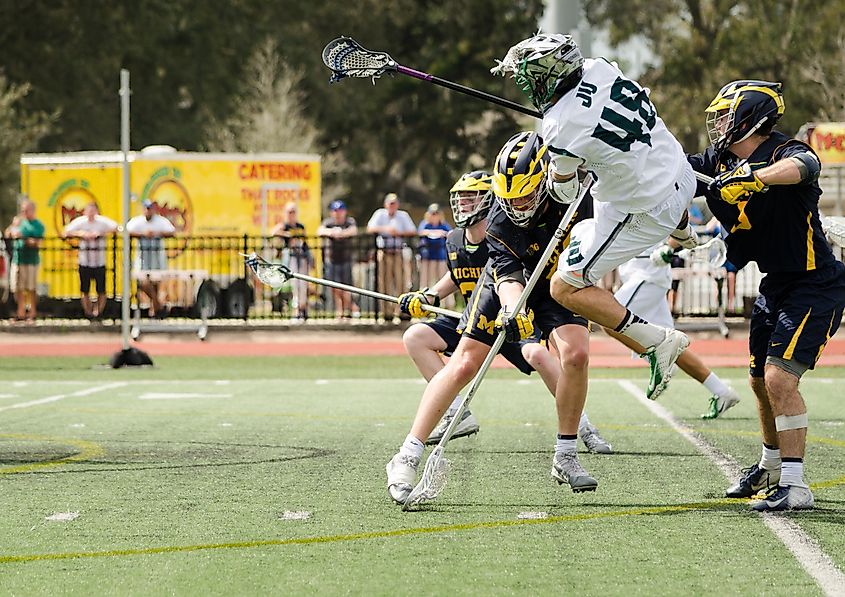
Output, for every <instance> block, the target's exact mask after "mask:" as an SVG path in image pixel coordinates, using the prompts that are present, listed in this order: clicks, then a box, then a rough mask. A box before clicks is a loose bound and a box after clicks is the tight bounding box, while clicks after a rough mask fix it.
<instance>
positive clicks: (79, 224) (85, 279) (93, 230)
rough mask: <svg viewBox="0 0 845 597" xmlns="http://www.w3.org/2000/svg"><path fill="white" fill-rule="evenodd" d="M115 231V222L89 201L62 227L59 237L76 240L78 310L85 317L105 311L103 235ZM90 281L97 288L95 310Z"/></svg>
mask: <svg viewBox="0 0 845 597" xmlns="http://www.w3.org/2000/svg"><path fill="white" fill-rule="evenodd" d="M115 230H117V222H115V221H114V220H112V219H110V218H107V217H105V216H101V215H100V214H99V209H98V208H97V204H96V203H94V202H93V201H92V202H91V203H89V204H88V205H86V206H85V210H84V211H83V215H81V216H79V217H78V218H74V219H73V220H71V222H70V223H69V224H68V225H67V226H65V229H64V231H63V232H62V236H64V237H65V238H70V237H74V238H78V239H79V291H80V292H81V293H82V294H81V301H82V311H83V312H84V313H85V317H86V318H88V319H99V318H101V317H102V316H103V313H104V312H105V310H106V236H107V235H109V234H112V233H114V231H115ZM91 282H94V286H95V287H96V290H97V304H96V309H95V308H94V303H93V302H92V301H91V296H90V295H89V293H90V291H91Z"/></svg>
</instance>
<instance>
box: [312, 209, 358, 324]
mask: <svg viewBox="0 0 845 597" xmlns="http://www.w3.org/2000/svg"><path fill="white" fill-rule="evenodd" d="M329 211H330V212H331V215H330V216H329V217H328V218H326V219H325V220H323V222H322V223H321V224H320V227H319V228H317V235H318V236H320V237H321V238H325V239H326V241H325V244H324V245H323V268H324V269H325V276H326V279H328V280H333V281H335V282H340V283H341V284H347V285H350V286H351V285H352V252H353V250H354V247H353V246H352V239H353V238H355V237H356V236H357V235H358V224H357V223H356V222H355V218H353V217H352V216H350V215H349V214H348V212H347V211H346V203H344V202H343V201H341V200H340V199H337V200H335V201H332V202H331V203H330V204H329ZM332 297H333V298H334V308H335V314H336V315H337V317H338V318H343V317H353V316H360V312H359V310H358V305H356V304H355V303H354V302H353V301H352V294H351V293H349V292H347V291H346V290H340V289H338V288H332Z"/></svg>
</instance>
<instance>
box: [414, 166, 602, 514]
mask: <svg viewBox="0 0 845 597" xmlns="http://www.w3.org/2000/svg"><path fill="white" fill-rule="evenodd" d="M592 184H593V175H592V174H587V177H586V178H585V179H584V182H583V183H581V191H580V192H579V194H578V198H577V199H576V200H575V201H574V202H573V203H572V204H570V206H569V207H568V208H567V210H566V213H565V214H564V215H563V218H561V220H560V224H558V226H557V229H555V232H554V236H553V237H552V239H551V240H550V241H549V244H548V245H547V246H546V250H545V251H543V254H542V255H541V256H540V260H539V261H538V262H537V266H536V267H535V268H534V271H533V272H532V273H531V277H530V278H529V279H528V282H526V284H525V289H524V290H523V291H522V294H521V295H520V296H519V299H518V300H517V301H516V304H514V305H513V312H514V313H518V312H519V311H520V310H522V307H524V306H525V303H526V301H527V300H528V296H529V295H530V294H531V292H532V291H533V290H534V287H535V286H536V285H537V281H538V280H539V279H540V277H541V276H542V275H543V270H544V269H545V265H546V264H547V263H548V262H549V259H550V258H551V256H552V253H554V250H555V249H556V248H557V246H558V244H560V242H561V240H562V239H563V237H564V235H565V234H566V232H567V230H568V229H569V225H570V223H571V222H572V218H574V217H575V212H576V211H577V210H578V206H579V205H580V204H581V201H582V200H583V199H584V196H585V195H586V194H587V191H589V189H590V186H591V185H592ZM504 343H505V332H504V330H502V331H501V332H499V335H498V336H496V340H495V342H493V346H492V347H490V352H488V353H487V357H486V358H485V359H484V362H483V363H482V364H481V367H480V368H479V369H478V372H477V373H476V374H475V377H474V378H473V379H472V382H470V385H469V390H467V392H466V394H464V399H463V400H462V401H461V404H460V406H459V407H458V410H457V412H456V413H455V416H454V417H452V421H451V422H450V423H449V426H448V427H447V428H446V431H445V432H444V433H443V437H442V438H441V439H440V443H438V444H437V446H435V448H434V450H432V452H431V454H429V456H428V459H427V460H426V461H425V468H424V469H423V474H422V478H421V479H420V481H419V483H417V485H416V486H415V487H414V489H413V490H412V491H411V493H410V494H409V495H408V497H407V499H406V500H405V503H404V504H403V505H402V509H403V510H405V511H407V510H411V509H413V508H414V507H416V506H418V505H419V504H421V503H422V502H426V501H431V500H433V499H435V498H436V497H437V496H438V495H440V492H441V491H443V488H444V487H445V486H446V480H447V473H448V472H449V461H448V460H446V458H445V457H444V456H443V451H444V450H445V449H446V444H447V443H448V442H449V440H450V439H451V437H452V434H453V433H454V432H455V429H457V427H458V424H459V423H460V422H461V418H462V417H463V414H464V412H466V409H467V408H468V407H469V403H470V401H472V398H473V396H475V393H476V391H477V390H478V387H479V386H480V385H481V382H482V381H483V380H484V376H485V375H486V374H487V370H488V369H489V368H490V364H491V363H492V362H493V359H494V358H495V357H496V355H497V354H498V353H499V349H500V348H502V344H504Z"/></svg>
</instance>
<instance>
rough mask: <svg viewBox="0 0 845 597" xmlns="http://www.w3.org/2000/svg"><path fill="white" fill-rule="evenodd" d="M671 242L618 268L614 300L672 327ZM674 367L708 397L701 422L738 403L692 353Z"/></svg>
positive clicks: (684, 354)
mask: <svg viewBox="0 0 845 597" xmlns="http://www.w3.org/2000/svg"><path fill="white" fill-rule="evenodd" d="M673 244H674V241H670V242H669V243H668V244H660V245H656V246H654V247H652V248H651V249H649V250H646V251H644V252H642V253H640V254H639V255H637V256H636V257H634V258H633V259H631V260H630V261H628V262H626V263H623V264H622V265H620V266H619V270H618V271H619V277H620V278H621V280H622V286H621V287H620V288H619V290H617V291H616V294H614V297H615V298H616V300H617V301H619V303H620V304H621V305H622V306H624V307H625V308H626V309H628V310H630V311H631V312H632V313H636V314H637V315H638V316H640V317H641V318H643V319H645V320H646V321H650V322H651V323H654V324H655V325H660V326H663V327H667V328H674V327H675V322H674V321H673V320H672V311H671V310H670V309H669V301H668V299H667V297H666V293H667V292H669V289H670V288H671V287H672V268H671V266H670V263H671V261H672V255H673V254H674V251H675V248H676V247H674V246H673ZM677 365H678V368H679V369H680V370H681V371H683V372H684V373H686V374H687V375H689V376H690V377H692V378H693V379H695V380H696V381H698V382H699V383H701V384H702V385H703V386H704V387H705V388H706V389H707V390H708V391H709V392H710V393H711V394H712V396H711V397H710V408H709V409H708V411H707V412H706V413H705V414H703V415H701V418H702V419H715V418H717V417H718V416H719V415H721V414H722V413H723V412H725V411H726V410H728V409H729V408H731V407H732V406H735V405H736V404H738V403H739V395H738V394H737V393H736V392H735V391H734V390H733V389H732V388H731V387H730V386H729V385H727V384H726V383H725V382H724V381H722V379H721V378H720V377H719V376H718V375H716V374H715V373H713V372H712V371H711V370H710V368H709V367H707V365H705V364H704V361H702V360H701V358H700V357H699V356H698V355H696V354H695V353H694V352H693V351H692V350H685V351H684V352H683V353H682V354H681V356H680V357H678V361H677Z"/></svg>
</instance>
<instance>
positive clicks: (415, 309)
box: [399, 288, 440, 319]
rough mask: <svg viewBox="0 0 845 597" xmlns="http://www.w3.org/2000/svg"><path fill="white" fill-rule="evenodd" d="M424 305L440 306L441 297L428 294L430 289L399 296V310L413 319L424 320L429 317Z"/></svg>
mask: <svg viewBox="0 0 845 597" xmlns="http://www.w3.org/2000/svg"><path fill="white" fill-rule="evenodd" d="M423 305H432V306H434V307H439V306H440V297H439V296H437V295H436V294H432V293H430V292H428V288H423V289H422V290H417V291H414V292H406V293H405V294H400V295H399V309H400V310H401V311H402V312H403V313H407V314H408V315H410V316H411V317H416V318H417V319H422V318H424V317H428V316H429V314H430V313H429V312H428V311H426V310H425V309H423Z"/></svg>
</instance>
